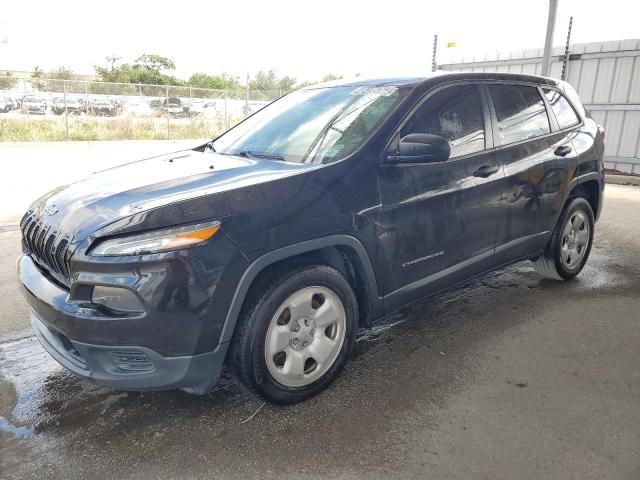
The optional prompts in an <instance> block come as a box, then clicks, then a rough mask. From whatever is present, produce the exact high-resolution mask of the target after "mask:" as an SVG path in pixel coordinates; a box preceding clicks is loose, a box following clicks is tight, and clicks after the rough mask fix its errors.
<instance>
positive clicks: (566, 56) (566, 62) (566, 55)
mask: <svg viewBox="0 0 640 480" xmlns="http://www.w3.org/2000/svg"><path fill="white" fill-rule="evenodd" d="M571 25H573V17H569V29H568V30H567V43H566V44H565V46H564V59H563V60H562V75H560V79H561V80H566V79H567V70H568V67H569V42H570V41H571Z"/></svg>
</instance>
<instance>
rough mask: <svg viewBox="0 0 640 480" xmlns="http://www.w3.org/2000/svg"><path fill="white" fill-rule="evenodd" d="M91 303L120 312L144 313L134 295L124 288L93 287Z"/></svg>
mask: <svg viewBox="0 0 640 480" xmlns="http://www.w3.org/2000/svg"><path fill="white" fill-rule="evenodd" d="M91 302H93V303H95V304H97V305H103V306H105V307H108V308H110V309H112V310H119V311H121V312H128V313H134V312H143V311H144V307H143V306H142V303H141V302H140V300H139V299H138V297H137V296H136V294H135V293H133V292H132V291H131V290H127V289H126V288H120V287H105V286H102V285H98V286H95V287H93V293H92V294H91Z"/></svg>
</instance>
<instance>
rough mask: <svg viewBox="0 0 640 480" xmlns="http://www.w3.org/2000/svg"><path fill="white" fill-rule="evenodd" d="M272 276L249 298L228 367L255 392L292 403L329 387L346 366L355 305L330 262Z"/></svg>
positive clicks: (351, 340)
mask: <svg viewBox="0 0 640 480" xmlns="http://www.w3.org/2000/svg"><path fill="white" fill-rule="evenodd" d="M275 277H276V278H271V279H270V280H269V281H268V282H262V284H261V285H262V286H263V287H260V289H256V291H255V292H254V294H253V298H251V299H249V303H248V304H247V308H246V309H245V310H244V312H243V315H242V317H241V319H240V324H239V326H238V329H237V331H236V334H235V336H234V340H233V344H232V347H231V355H230V362H229V364H230V365H229V366H230V369H231V371H232V373H233V375H234V377H235V378H236V379H237V380H238V381H239V382H240V383H242V384H243V385H244V386H245V387H247V388H248V389H249V390H250V391H252V392H253V393H254V394H256V395H258V396H259V397H262V398H264V399H265V400H268V401H271V402H274V403H282V404H287V403H295V402H299V401H302V400H305V399H306V398H309V397H311V396H313V395H316V394H317V393H319V392H321V391H322V390H324V389H325V388H327V387H328V386H329V384H330V383H331V382H332V381H333V380H334V379H335V377H336V376H337V375H338V373H339V372H340V370H341V369H342V367H343V366H344V364H345V362H346V360H347V358H348V356H349V353H350V352H351V349H352V347H353V343H354V341H355V335H356V330H357V324H358V307H357V302H356V299H355V295H354V293H353V290H352V289H351V286H350V285H349V282H348V281H347V280H346V279H345V277H344V276H343V275H342V274H341V273H340V272H338V271H337V270H335V269H334V268H332V267H329V266H326V265H312V266H301V267H298V268H295V269H293V270H291V271H289V272H286V273H282V274H280V275H276V276H275ZM262 288H264V289H263V290H262ZM260 290H261V291H260Z"/></svg>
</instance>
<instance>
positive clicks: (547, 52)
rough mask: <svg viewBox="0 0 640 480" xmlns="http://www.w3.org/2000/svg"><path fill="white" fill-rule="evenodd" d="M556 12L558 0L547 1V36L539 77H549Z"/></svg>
mask: <svg viewBox="0 0 640 480" xmlns="http://www.w3.org/2000/svg"><path fill="white" fill-rule="evenodd" d="M557 11H558V0H549V18H548V19H547V36H546V37H545V39H544V52H543V54H542V69H541V70H540V75H542V76H543V77H546V76H547V75H549V64H550V63H551V49H552V48H553V31H554V30H555V28H556V13H557Z"/></svg>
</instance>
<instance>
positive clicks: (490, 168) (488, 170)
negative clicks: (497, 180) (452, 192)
mask: <svg viewBox="0 0 640 480" xmlns="http://www.w3.org/2000/svg"><path fill="white" fill-rule="evenodd" d="M498 170H499V168H498V167H497V166H496V165H483V166H482V167H480V168H478V169H477V170H476V171H475V172H473V176H474V177H482V178H487V177H489V176H491V175H493V174H494V173H496V172H497V171H498Z"/></svg>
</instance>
